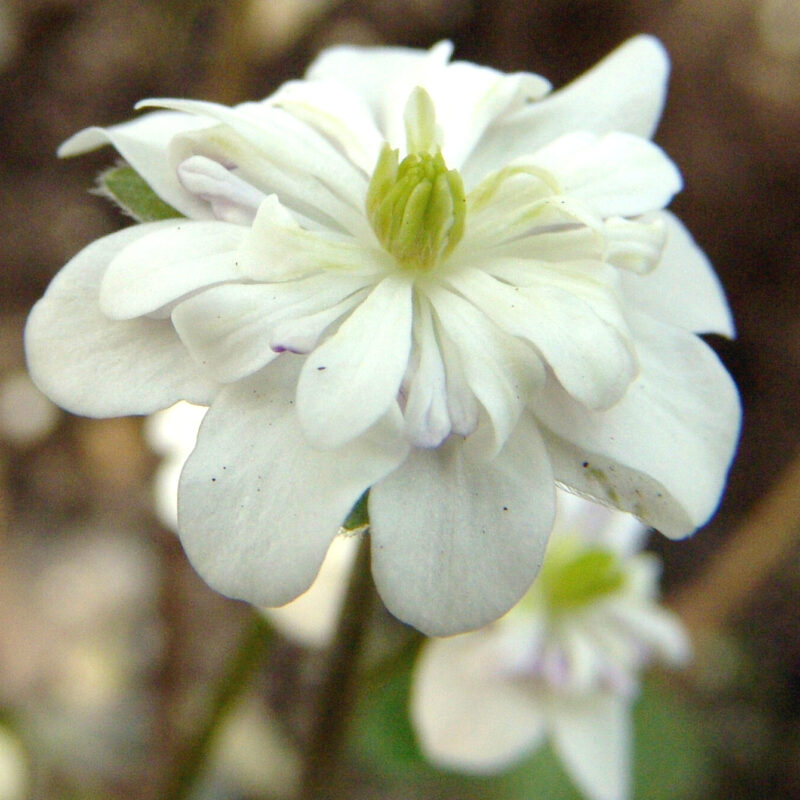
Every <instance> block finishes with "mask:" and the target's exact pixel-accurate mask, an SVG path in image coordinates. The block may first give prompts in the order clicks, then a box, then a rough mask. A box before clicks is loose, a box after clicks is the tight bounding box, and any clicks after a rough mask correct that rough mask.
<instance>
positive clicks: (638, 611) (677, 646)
mask: <svg viewBox="0 0 800 800" xmlns="http://www.w3.org/2000/svg"><path fill="white" fill-rule="evenodd" d="M609 606H610V608H611V609H613V611H612V613H613V615H614V619H615V621H617V622H620V623H622V625H623V626H624V628H625V630H626V631H628V632H629V633H630V634H631V635H632V636H633V637H634V638H635V640H636V641H637V643H640V644H641V646H642V647H645V648H646V649H647V656H646V657H648V658H649V657H652V656H655V657H656V658H658V659H659V660H661V661H664V662H666V663H668V664H672V665H675V666H679V667H682V666H686V664H688V663H689V660H690V659H691V655H692V645H691V642H690V640H689V636H688V634H687V632H686V629H685V628H684V627H683V625H682V624H681V620H680V617H678V615H677V614H674V613H672V612H671V611H669V609H666V608H662V607H661V606H659V605H656V604H647V605H645V603H643V602H642V601H641V600H639V602H636V603H634V602H631V601H630V600H629V601H628V602H625V600H623V599H622V598H620V600H619V601H616V602H615V601H614V600H613V599H610V601H609Z"/></svg>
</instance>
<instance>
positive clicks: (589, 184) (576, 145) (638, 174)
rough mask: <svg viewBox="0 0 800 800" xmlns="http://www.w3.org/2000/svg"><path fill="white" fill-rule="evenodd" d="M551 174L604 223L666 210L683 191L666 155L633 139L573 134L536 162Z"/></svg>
mask: <svg viewBox="0 0 800 800" xmlns="http://www.w3.org/2000/svg"><path fill="white" fill-rule="evenodd" d="M531 163H532V164H535V165H536V166H539V167H542V168H543V169H546V170H548V171H549V172H551V173H552V174H553V175H554V176H555V177H556V179H557V180H558V182H559V183H560V184H561V186H562V187H563V191H564V194H566V195H568V196H569V197H570V198H572V199H574V200H577V201H579V202H581V203H585V204H586V206H587V207H588V208H590V209H591V210H592V211H593V212H594V213H596V214H599V215H600V216H602V217H611V216H615V215H619V216H622V217H627V216H636V215H639V214H644V213H646V212H648V211H654V210H658V209H662V208H664V207H665V206H666V205H668V203H669V201H670V200H671V199H672V197H673V195H674V194H675V193H676V192H678V191H679V190H680V188H681V186H682V181H681V176H680V173H679V172H678V170H677V168H676V167H675V165H674V164H673V163H672V162H671V161H670V160H669V158H667V156H666V155H665V154H664V152H663V151H662V150H661V149H660V148H659V147H657V146H656V145H654V144H653V143H652V142H650V141H648V140H647V139H642V138H640V137H638V136H633V135H631V134H628V133H608V134H606V135H605V136H602V137H600V136H596V135H594V134H591V133H585V132H579V133H570V134H566V135H565V136H562V137H560V138H559V139H556V140H555V141H554V142H552V143H550V144H549V145H547V146H546V147H544V148H543V149H541V150H539V151H537V152H536V154H535V155H533V156H532V157H531Z"/></svg>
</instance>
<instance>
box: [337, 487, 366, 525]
mask: <svg viewBox="0 0 800 800" xmlns="http://www.w3.org/2000/svg"><path fill="white" fill-rule="evenodd" d="M368 497H369V489H367V491H366V492H364V494H362V495H361V497H359V498H358V502H357V503H356V504H355V505H354V506H353V508H352V509H351V510H350V513H349V514H348V515H347V519H346V520H345V521H344V523H343V524H342V527H343V528H344V529H345V530H346V531H356V530H358V529H359V528H364V527H366V526H367V525H369V511H368V510H367V498H368Z"/></svg>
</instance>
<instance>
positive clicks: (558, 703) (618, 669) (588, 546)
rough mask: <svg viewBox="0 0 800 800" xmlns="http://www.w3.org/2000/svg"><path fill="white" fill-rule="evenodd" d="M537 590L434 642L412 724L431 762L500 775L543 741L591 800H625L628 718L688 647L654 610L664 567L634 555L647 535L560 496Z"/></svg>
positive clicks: (423, 657)
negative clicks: (662, 669)
mask: <svg viewBox="0 0 800 800" xmlns="http://www.w3.org/2000/svg"><path fill="white" fill-rule="evenodd" d="M561 500H562V502H563V504H564V505H563V506H562V510H563V511H565V512H566V513H564V515H563V516H562V517H561V518H560V519H559V520H558V521H557V523H556V527H555V529H554V534H553V537H552V539H551V541H550V545H549V547H548V550H547V555H546V558H545V563H544V566H543V568H542V572H541V573H540V576H539V578H538V579H537V580H536V581H535V582H534V584H533V587H532V589H531V591H530V592H529V593H528V595H527V596H526V597H525V598H524V599H523V601H522V602H521V603H520V604H519V605H518V606H517V607H515V608H514V609H512V610H511V612H509V613H508V614H507V615H506V616H505V617H503V618H502V619H500V620H498V621H497V622H495V623H494V624H493V625H490V626H489V627H487V628H484V629H483V630H480V631H476V632H474V633H467V634H463V635H461V636H454V637H451V638H449V639H434V640H430V641H429V642H428V643H427V644H426V645H424V647H423V650H422V652H421V654H420V657H419V659H418V662H417V665H416V667H415V674H414V680H413V684H412V697H411V716H412V721H413V723H414V726H415V729H416V731H417V735H418V738H419V741H420V744H421V747H422V749H423V751H424V752H425V754H426V755H427V756H428V758H430V759H431V760H432V761H433V762H435V763H437V764H440V765H442V766H445V767H448V768H452V769H456V770H461V771H466V772H475V773H489V772H496V771H500V770H502V769H505V768H506V767H508V766H509V765H510V764H512V763H513V762H514V761H516V760H518V759H519V758H521V757H522V756H524V755H526V754H527V753H530V752H532V751H533V750H534V749H536V748H537V747H539V746H540V745H541V744H542V742H543V741H544V739H545V738H546V737H547V738H549V739H550V740H551V741H552V744H553V746H554V748H555V750H556V752H557V753H558V755H559V756H560V758H561V760H562V761H563V762H564V766H565V767H566V769H567V770H568V772H569V774H570V775H571V776H572V778H573V779H574V781H575V782H576V783H577V784H578V786H579V787H580V789H581V790H582V791H583V793H584V794H586V796H587V797H589V798H590V799H591V800H623V798H626V797H628V795H629V783H630V776H631V764H630V761H631V746H632V743H631V738H632V736H631V730H630V708H631V705H632V703H633V702H634V700H635V696H636V691H637V689H638V673H639V670H640V669H641V667H642V666H644V665H645V664H647V663H649V662H650V661H652V660H653V659H659V660H661V661H664V662H666V663H670V664H675V665H682V664H684V663H685V662H686V661H687V660H688V657H689V643H688V639H687V637H686V634H685V632H684V630H683V628H682V627H681V625H680V623H679V622H678V619H677V617H675V616H674V615H672V614H671V613H670V612H668V611H666V610H665V609H663V608H661V607H660V606H659V605H658V603H657V600H656V593H657V583H658V574H659V564H658V561H657V560H656V558H655V557H654V556H653V555H652V554H647V553H640V552H638V549H639V546H640V545H641V539H642V534H643V533H644V528H643V527H642V526H641V525H640V524H639V523H638V522H636V520H635V519H634V518H632V517H631V516H629V515H627V514H622V513H620V512H617V511H611V510H609V509H604V508H602V507H601V506H597V505H590V504H588V503H586V502H585V501H582V500H579V499H577V498H574V497H568V496H566V495H563V496H561Z"/></svg>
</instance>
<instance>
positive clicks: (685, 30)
mask: <svg viewBox="0 0 800 800" xmlns="http://www.w3.org/2000/svg"><path fill="white" fill-rule="evenodd" d="M643 31H644V32H650V33H654V34H656V35H657V36H659V37H660V38H661V39H662V40H663V41H664V43H665V44H666V46H667V49H668V50H669V52H670V54H671V56H672V59H673V75H672V82H671V90H670V94H669V100H668V104H667V108H666V112H665V115H664V119H663V122H662V125H661V127H660V129H659V132H658V135H657V141H658V142H659V143H660V144H661V145H662V146H663V147H664V148H665V149H666V150H667V152H668V153H669V154H670V156H671V157H672V158H673V159H674V160H675V161H676V162H677V164H678V165H679V166H680V168H681V170H682V172H683V174H684V177H685V182H686V188H685V189H684V191H683V192H682V193H681V195H680V196H679V197H678V198H677V199H676V201H675V203H674V204H673V209H674V210H675V211H676V213H677V214H678V215H679V216H680V217H681V218H682V219H683V220H684V221H685V222H686V223H687V224H688V226H689V227H690V229H691V230H692V231H693V232H694V234H695V236H696V238H697V240H698V242H699V243H700V244H701V245H702V246H703V248H704V249H705V250H706V252H707V253H708V254H709V256H710V257H711V259H712V261H713V263H714V264H715V266H716V268H717V270H718V272H719V274H720V276H721V278H722V281H723V283H724V285H725V287H726V289H727V292H728V296H729V298H730V302H731V305H732V307H733V311H734V316H735V319H736V321H737V325H738V330H739V336H738V338H737V340H736V341H734V342H727V341H722V340H716V339H715V340H714V341H713V345H714V346H715V347H716V349H717V351H718V352H719V353H720V355H721V356H722V358H723V360H724V361H725V362H726V364H727V365H728V367H729V369H730V370H731V371H732V373H733V374H734V377H735V378H736V380H737V382H738V384H739V387H740V389H741V392H742V397H743V402H744V406H745V427H744V433H743V437H742V442H741V447H740V452H739V455H738V458H737V461H736V463H735V466H734V468H733V471H732V473H731V478H730V483H729V486H728V490H727V493H726V496H725V498H724V501H723V504H722V507H721V509H720V512H719V513H718V515H717V516H716V518H715V519H714V520H713V521H712V523H711V524H710V525H709V526H708V528H707V529H706V530H704V531H702V532H701V533H699V534H698V535H696V536H695V537H694V538H693V539H691V540H690V541H687V542H683V543H679V544H672V543H666V542H664V541H662V540H654V543H653V544H654V546H655V547H656V548H657V549H658V550H659V551H660V552H661V553H662V555H663V556H664V557H665V560H666V568H665V579H666V585H667V588H668V590H669V591H670V592H675V593H680V592H682V591H685V590H687V587H689V589H690V590H691V592H693V593H694V594H693V597H694V598H695V599H696V598H701V599H702V598H703V597H704V596H705V595H708V594H710V593H711V594H715V597H716V592H717V591H718V586H717V585H716V584H714V583H713V581H711V582H709V583H704V582H703V581H704V580H706V578H705V577H704V576H705V575H706V570H707V569H709V568H710V565H711V564H712V562H713V559H714V557H715V554H717V553H719V552H723V550H722V548H723V547H724V544H725V543H726V542H727V543H728V544H730V542H731V541H733V540H734V539H736V537H737V536H738V537H739V539H738V540H744V539H747V536H748V531H752V534H750V536H751V538H750V541H749V547H750V549H749V550H748V549H747V547H744V549H740V550H739V551H738V552H739V556H738V558H737V557H733V558H732V560H731V562H730V564H729V565H728V566H727V567H726V568H725V569H727V570H728V571H727V572H724V570H723V574H724V580H723V581H722V586H723V591H722V593H723V594H725V593H726V592H728V591H729V590H730V594H731V597H730V598H728V599H727V600H725V602H724V603H723V605H722V608H721V610H720V609H717V610H716V611H713V610H712V611H709V612H708V613H709V614H710V615H711V618H710V619H705V618H702V615H703V613H705V612H698V617H699V619H698V620H695V621H694V623H693V624H694V625H695V627H697V628H698V629H703V628H704V627H710V628H713V635H712V636H709V637H708V641H707V642H706V644H707V645H708V649H710V650H711V651H713V653H712V655H710V656H709V655H704V656H703V659H705V661H703V660H702V659H701V661H702V664H701V666H702V665H703V664H705V670H702V669H701V670H700V673H702V674H701V675H700V677H699V678H697V681H698V686H700V690H701V699H702V690H707V691H708V694H707V695H706V701H707V702H708V705H709V706H710V707H712V708H711V710H712V712H713V713H714V714H715V715H716V716H715V717H714V719H715V724H716V725H717V726H718V727H717V729H716V730H717V736H718V749H719V753H718V758H719V761H720V764H721V765H722V767H723V770H722V771H723V773H724V775H725V778H724V779H723V781H722V786H721V789H720V794H719V796H720V797H723V796H724V797H734V798H738V797H742V798H745V797H775V798H793V797H797V796H800V625H799V624H798V613H797V609H798V599H800V569H799V568H800V558H798V555H800V552H799V551H798V548H797V546H796V545H795V540H796V538H797V537H796V536H795V534H796V533H797V532H798V528H800V522H795V519H794V517H795V507H793V506H792V501H793V498H795V497H796V496H797V491H796V490H795V484H789V485H787V487H786V488H785V496H784V499H783V501H782V502H781V503H778V505H777V506H776V508H777V511H773V512H771V513H773V514H774V515H776V516H771V517H769V518H768V520H767V523H766V525H762V526H761V527H760V528H758V529H756V528H753V527H752V526H751V525H750V522H749V520H750V518H749V517H745V515H746V514H747V513H748V512H750V511H752V509H753V508H754V506H756V504H757V502H758V501H759V500H761V499H762V498H763V497H764V496H765V495H766V494H767V493H768V491H769V490H770V489H771V488H772V487H773V486H774V485H775V484H776V482H777V481H778V479H779V476H781V475H782V474H783V472H784V470H785V469H786V468H787V467H788V466H789V465H790V463H791V462H792V461H793V459H794V458H795V455H796V451H797V447H798V440H800V426H798V420H799V419H800V398H799V397H798V392H797V385H798V377H799V376H800V315H798V308H799V307H800V303H799V301H800V281H799V280H798V275H797V273H798V268H800V205H799V204H798V185H800V184H799V183H798V179H800V147H798V132H800V124H799V123H800V2H799V1H798V0H685V1H684V2H679V1H678V0H661V1H659V0H633V2H622V1H619V2H618V1H617V0H538V2H536V1H534V2H529V3H519V2H507V1H506V0H494V2H487V0H473V1H472V2H470V1H469V0H449V1H448V0H372V1H370V0H362V2H358V1H357V0H351V1H349V2H348V1H345V2H336V0H227V2H210V1H209V0H172V1H171V2H169V1H168V0H139V1H137V2H134V0H95V1H93V0H0V109H2V110H1V111H0V212H1V213H0V260H1V261H2V264H1V265H0V267H1V268H0V298H1V300H2V304H1V306H0V308H1V309H2V316H0V726H4V727H0V730H2V729H5V728H7V729H8V730H13V731H16V734H15V736H17V735H18V736H21V741H22V745H23V746H24V747H25V748H26V749H27V753H28V754H27V756H26V757H25V761H26V762H27V763H26V765H25V770H26V771H27V775H28V778H27V779H28V780H30V781H32V786H33V788H32V789H30V790H26V791H31V792H32V793H33V795H34V796H36V797H42V798H45V797H75V798H84V797H85V798H88V797H101V796H103V797H105V796H114V797H116V796H119V797H122V796H124V797H129V798H138V797H152V796H154V795H153V794H152V792H153V786H154V785H155V781H156V780H157V775H158V771H159V768H160V766H159V764H160V761H159V760H160V759H162V758H163V757H164V756H165V755H168V754H169V752H170V747H172V746H173V743H174V739H175V736H176V730H177V731H178V732H180V727H181V725H182V724H183V723H182V720H184V719H185V718H189V717H191V711H192V704H193V703H195V702H197V700H196V697H195V696H194V694H193V686H195V685H198V684H202V681H203V679H204V678H206V677H207V676H209V675H213V674H214V671H215V670H216V669H217V668H218V666H219V663H220V659H221V658H222V657H223V656H224V654H225V652H226V649H227V648H228V646H229V645H230V642H231V641H232V640H233V639H234V638H235V636H236V633H237V630H238V626H239V625H240V624H241V621H242V619H243V614H244V611H243V609H242V608H241V607H240V606H239V605H237V604H234V603H229V602H227V601H225V600H223V599H222V598H219V597H216V596H214V595H213V594H212V593H211V592H210V591H208V590H207V589H205V587H204V586H203V585H202V584H201V583H200V582H199V581H198V580H197V579H196V578H195V577H194V575H193V574H192V572H191V570H190V569H189V568H188V567H187V566H186V564H185V562H184V560H183V556H182V553H181V551H180V548H179V546H178V545H177V544H176V542H175V540H174V538H173V537H172V536H171V535H170V534H168V533H167V532H165V531H163V530H161V529H160V528H159V527H158V525H157V524H156V523H155V522H154V520H153V518H152V514H151V512H150V510H149V508H150V506H149V491H150V489H149V477H150V475H151V472H152V469H153V467H154V465H155V463H156V458H155V456H154V455H152V454H151V453H150V452H149V450H148V449H147V447H146V445H145V444H144V443H143V439H142V437H141V425H140V422H139V421H135V420H108V421H99V422H90V421H87V420H83V419H77V418H73V417H69V416H67V415H65V414H62V413H60V412H56V411H55V410H54V409H52V408H50V407H49V406H48V405H47V404H46V403H44V402H43V401H42V400H41V399H40V398H39V397H37V395H36V394H35V393H33V392H32V390H31V388H30V386H29V385H28V384H27V383H26V382H25V379H24V373H23V372H22V370H23V355H22V345H21V333H22V327H23V324H24V320H25V315H26V313H27V310H28V309H29V308H30V306H31V304H32V303H33V302H34V301H35V300H36V299H37V298H38V297H39V296H40V295H41V294H42V292H43V291H44V289H45V287H46V285H47V283H48V282H49V280H50V278H51V277H52V276H53V275H54V274H55V272H56V271H57V270H58V269H59V268H60V267H61V266H62V265H63V263H64V262H65V261H66V260H67V259H68V258H70V257H71V256H72V255H74V254H75V253H76V252H77V251H78V250H79V249H80V248H81V247H83V246H84V245H85V244H87V243H88V242H90V241H91V240H93V239H95V238H97V237H99V236H101V235H103V234H105V233H108V232H110V231H112V230H114V229H116V228H117V227H119V226H121V225H124V224H127V223H126V220H125V219H124V218H123V217H122V216H121V215H120V214H119V213H118V212H117V211H115V210H114V209H112V208H110V207H109V206H108V205H107V204H105V203H104V202H103V201H101V199H99V198H94V197H91V196H90V195H89V194H88V193H87V192H88V189H89V188H90V187H91V186H92V184H93V181H94V177H95V175H96V174H97V173H98V171H99V170H100V169H101V168H102V167H104V166H106V165H108V164H109V163H111V162H112V161H113V159H114V157H115V156H114V154H113V153H112V151H111V150H110V149H107V150H104V151H100V152H98V153H95V154H92V155H90V156H87V157H83V158H81V159H77V160H74V161H69V162H60V161H58V160H57V159H56V158H55V155H54V153H55V149H56V147H57V146H58V144H59V143H60V142H61V141H63V140H64V139H65V138H66V137H67V136H69V135H70V134H71V133H73V132H75V131H76V130H78V129H80V128H82V127H85V126H87V125H91V124H100V125H103V124H110V123H113V122H118V121H122V120H124V119H126V118H128V117H129V116H131V115H132V113H133V112H132V106H133V104H134V103H135V102H136V101H137V100H139V99H141V98H144V97H148V96H187V97H195V98H202V99H209V100H216V101H221V102H226V103H233V102H237V101H240V100H244V99H248V98H258V97H262V96H264V95H266V94H268V93H270V92H271V91H272V90H273V89H275V88H276V87H277V86H278V85H279V84H280V83H281V82H282V81H284V80H286V79H288V78H291V77H297V76H299V75H300V74H301V73H302V71H303V69H304V67H305V65H307V63H308V62H309V60H310V59H311V57H313V55H314V54H315V53H316V52H317V51H318V50H319V49H320V48H322V47H324V46H326V45H328V44H331V43H334V42H359V43H390V44H405V45H412V46H422V47H425V46H429V45H431V44H432V43H434V42H435V41H437V40H438V39H441V38H451V39H452V40H453V41H454V42H455V45H456V57H458V58H464V59H468V60H473V61H477V62H480V63H484V64H488V65H491V66H494V67H497V68H500V69H503V70H529V71H534V72H540V73H542V74H544V75H545V76H547V77H548V78H550V79H551V80H552V81H553V83H554V84H555V85H556V86H559V85H562V84H563V83H565V82H567V81H568V80H570V79H572V78H574V77H576V76H577V75H578V74H579V73H581V72H582V71H583V70H584V69H586V68H588V67H589V66H591V65H592V64H593V63H594V62H595V61H597V60H598V58H600V57H601V56H603V55H604V54H606V53H607V52H609V51H610V50H611V49H613V48H614V47H615V46H616V45H618V44H620V43H621V42H622V41H623V40H625V39H626V38H627V37H629V36H631V35H633V34H635V33H638V32H643ZM743 525H744V526H745V527H744V528H742V526H743ZM765 529H766V532H765ZM759 537H763V540H762V539H761V538H759ZM762 541H763V544H762ZM764 553H767V554H768V556H767V557H765V558H764V559H763V560H764V561H765V563H754V562H759V559H760V557H761V556H760V555H759V554H762V555H763V554H764ZM748 554H749V555H748ZM751 567H753V569H754V570H755V573H754V574H755V575H756V578H754V577H753V575H752V574H750V568H751ZM751 578H752V579H753V580H752V582H753V584H754V585H752V586H751V585H749V583H748V581H749V580H750V579H751ZM742 587H745V588H742ZM712 599H715V598H712ZM719 623H724V624H723V628H722V630H723V631H724V632H725V635H724V636H722V635H721V634H720V629H719ZM704 641H705V640H704ZM708 642H710V644H708ZM703 647H705V645H703ZM701 649H703V648H702V647H701ZM743 674H744V675H745V676H749V677H746V678H745V679H743V678H742V677H741V676H742V675H743ZM273 678H274V676H273ZM265 680H266V679H265ZM271 680H272V679H271ZM285 680H286V681H289V682H291V681H292V680H295V679H294V678H291V677H287V678H285ZM298 680H299V679H298ZM273 684H274V680H272V683H270V686H271V687H272V688H271V689H270V691H273V693H274V692H276V691H278V690H277V689H275V687H274V686H273ZM262 688H263V687H262ZM279 688H280V691H282V692H284V693H286V692H289V693H290V692H291V687H289V688H287V687H285V686H284V687H279ZM262 722H263V721H262ZM247 724H249V723H248V721H247V720H244V722H242V725H244V726H245V729H246V730H248V731H249V730H250V729H248V728H246V725H247ZM269 735H271V734H270V732H269V731H268V730H267V731H266V732H265V729H263V724H262V727H261V728H258V731H257V733H253V732H252V731H250V733H249V734H248V735H247V736H245V740H246V741H248V742H252V741H253V740H254V737H257V736H267V737H268V736H269ZM259 741H260V740H259ZM76 742H79V743H80V746H79V747H77V748H76ZM154 743H159V744H158V746H157V747H156V746H155V744H154ZM0 746H2V745H0ZM240 749H241V748H240ZM246 749H247V748H246V747H245V750H246ZM237 752H238V750H237ZM255 760H256V761H258V759H255ZM223 761H224V759H223ZM223 767H224V764H223ZM260 768H262V769H268V768H269V765H266V766H265V765H263V764H262V765H261V767H260ZM2 769H3V767H2V765H0V773H1V772H2ZM221 769H222V773H225V769H224V768H221ZM254 769H255V771H256V773H257V772H258V769H256V768H255V767H254V766H253V764H250V765H249V766H248V767H247V768H246V769H245V767H242V766H241V765H239V766H238V767H236V769H233V768H231V771H232V772H237V770H238V773H237V774H239V776H240V777H239V778H237V780H238V781H239V784H242V782H243V783H244V784H245V785H239V784H236V788H234V789H231V788H230V785H228V784H226V786H227V787H228V788H226V789H225V792H227V794H226V793H220V794H219V795H210V796H219V797H228V796H230V797H251V796H252V797H257V796H260V795H259V794H258V792H257V791H256V790H255V789H253V788H252V786H250V785H249V784H247V781H248V780H252V781H253V782H255V783H254V785H258V781H259V780H263V779H264V775H260V777H259V775H256V776H255V777H253V776H250V773H251V772H253V770H254ZM248 770H250V772H248ZM278 772H280V770H278ZM242 775H245V778H242V777H241V776H242ZM246 776H250V777H249V778H248V777H246ZM1 780H2V775H1V774H0V781H1ZM220 780H222V779H220ZM248 787H249V788H248ZM220 792H222V790H220ZM248 792H252V793H251V794H248ZM20 796H25V795H20ZM4 797H5V796H4V795H3V789H2V783H1V782H0V798H4ZM8 797H9V798H11V800H14V798H15V797H16V795H13V794H9V795H8Z"/></svg>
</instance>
